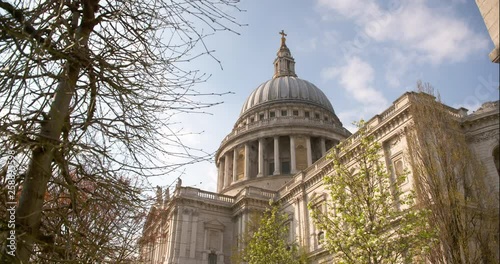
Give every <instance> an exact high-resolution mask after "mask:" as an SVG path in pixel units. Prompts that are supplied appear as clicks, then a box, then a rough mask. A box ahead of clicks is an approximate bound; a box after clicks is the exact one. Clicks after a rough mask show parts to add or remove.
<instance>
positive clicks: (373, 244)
mask: <svg viewBox="0 0 500 264" xmlns="http://www.w3.org/2000/svg"><path fill="white" fill-rule="evenodd" d="M357 126H358V128H359V131H358V133H357V135H355V136H354V137H353V139H352V140H350V141H345V142H344V143H341V144H339V146H338V149H337V152H336V153H332V154H330V158H331V159H332V160H333V165H334V168H333V173H332V174H331V175H330V176H327V177H325V179H324V181H325V185H326V188H327V190H328V191H329V195H330V198H331V199H330V200H328V201H327V202H325V203H326V206H324V207H323V208H326V212H322V211H321V209H320V208H319V206H318V205H312V204H310V205H309V207H310V209H311V211H312V217H313V219H314V221H315V224H316V225H317V226H318V228H320V229H322V230H323V231H324V232H325V239H324V242H323V243H324V246H325V247H326V249H328V250H329V251H330V252H331V253H332V255H333V259H334V261H335V263H363V264H365V263H374V264H380V263H402V262H411V261H414V260H415V259H416V258H418V257H419V256H422V255H423V253H425V252H426V251H427V250H428V248H429V246H432V243H433V241H434V239H433V233H432V232H431V231H430V228H429V226H428V222H427V220H426V219H427V218H426V214H427V211H426V210H423V209H418V208H417V206H416V205H415V204H414V195H413V193H412V192H404V191H402V190H401V185H402V184H404V182H405V181H406V178H407V173H406V172H404V173H397V175H394V176H392V174H391V173H389V172H388V170H387V168H386V167H385V166H384V164H383V163H382V161H381V160H382V154H381V152H382V148H381V144H380V143H379V142H377V141H376V140H375V137H374V135H373V134H371V133H370V129H369V128H368V126H367V125H365V122H364V121H360V122H359V123H357Z"/></svg>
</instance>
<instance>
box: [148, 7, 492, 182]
mask: <svg viewBox="0 0 500 264" xmlns="http://www.w3.org/2000/svg"><path fill="white" fill-rule="evenodd" d="M240 8H241V9H244V10H246V11H245V12H241V13H234V12H232V13H231V14H232V15H234V16H235V17H236V19H237V21H238V22H240V23H241V24H248V25H247V26H244V27H236V28H235V30H236V31H238V32H239V33H240V35H236V34H232V33H229V32H218V33H217V34H215V35H213V36H211V37H209V38H208V39H207V40H206V44H207V45H208V47H209V49H213V50H215V53H214V55H215V57H216V58H217V59H218V60H220V61H221V63H222V67H223V70H222V69H221V68H220V66H219V65H218V64H217V62H216V61H215V60H213V59H211V58H209V57H208V56H206V57H202V58H200V59H197V60H194V61H192V62H190V63H189V65H188V67H189V68H192V69H199V70H200V71H202V72H205V73H208V74H211V75H212V77H211V78H210V79H209V80H208V81H207V82H206V83H202V84H199V85H198V86H197V88H196V89H197V90H199V91H201V92H215V93H223V92H227V91H231V92H233V93H234V94H230V95H226V96H222V97H217V98H208V100H211V101H218V100H221V101H224V104H222V105H219V106H216V107H214V108H212V109H210V113H211V114H210V115H204V114H201V115H184V116H178V117H177V118H178V119H179V120H180V121H182V122H183V127H184V129H185V130H188V131H192V132H201V131H204V132H203V133H202V134H200V135H190V136H186V137H184V138H183V140H184V142H185V143H186V144H188V145H191V146H194V147H197V148H202V149H203V150H204V151H207V152H215V151H216V150H217V148H218V146H219V144H220V142H221V141H222V139H223V138H224V137H225V136H226V135H227V134H228V133H229V132H230V131H231V129H232V127H233V125H234V122H235V121H236V119H237V118H238V115H239V113H240V110H241V106H242V105H243V102H244V101H245V99H246V97H247V96H248V95H250V93H251V92H252V91H253V90H254V89H255V88H257V86H258V85H259V84H261V83H262V82H264V81H266V80H268V79H270V78H271V77H272V75H273V65H272V62H273V60H274V58H275V56H276V52H277V50H278V48H279V43H280V36H279V35H278V32H279V31H280V30H282V29H283V30H285V32H286V33H287V34H288V36H287V46H288V47H289V48H290V50H291V52H292V55H293V56H294V58H295V61H296V72H297V75H298V77H299V78H302V79H305V80H308V81H310V82H312V83H314V84H315V85H316V86H318V87H319V88H320V89H321V90H323V91H324V92H325V94H326V95H327V96H328V98H329V99H330V101H331V102H332V105H333V107H334V109H335V112H336V114H337V115H338V116H339V118H340V120H341V121H342V122H343V124H344V126H346V127H347V128H352V126H351V123H352V122H353V121H356V120H359V119H361V118H363V119H370V118H371V117H372V116H373V115H375V114H377V113H380V112H382V111H383V110H384V109H385V108H387V107H388V106H389V105H390V104H391V103H392V102H393V101H394V100H395V99H396V98H398V97H399V96H400V95H401V94H403V93H404V92H406V91H412V90H414V89H415V84H416V82H417V80H422V81H423V82H429V83H430V84H432V85H433V86H434V87H435V88H436V89H437V90H438V91H439V93H440V94H441V99H442V101H443V102H444V103H446V104H448V105H450V106H453V107H460V106H463V107H465V108H467V109H469V110H470V111H469V112H471V111H472V110H475V109H476V108H477V107H479V106H480V105H481V103H483V102H486V101H492V100H498V99H499V91H498V86H499V82H498V80H499V65H498V64H494V63H492V62H491V61H490V60H489V58H488V54H489V52H490V51H491V50H492V49H493V43H492V41H491V39H490V37H489V35H488V32H487V30H486V27H485V25H484V22H483V20H482V18H481V15H480V13H479V10H478V8H477V6H476V4H475V1H472V0H468V1H465V0H464V1H460V0H444V1H424V0H412V1H399V0H393V1H381V0H315V1H289V0H288V1H285V0H280V1H276V0H273V1H264V0H252V1H248V0H247V1H243V3H241V5H240ZM351 131H352V129H351ZM352 132H353V131H352ZM180 175H182V176H181V177H182V180H183V185H185V186H195V187H197V188H202V189H205V190H209V191H215V188H216V175H217V171H216V168H215V164H214V163H213V162H212V163H209V162H204V163H198V164H195V165H191V166H187V167H184V168H183V169H181V170H179V171H176V172H173V173H170V174H168V175H164V176H161V177H156V178H153V179H150V181H151V183H152V185H153V186H154V185H161V186H167V185H169V184H171V183H172V182H173V181H174V180H175V178H177V177H178V176H180Z"/></svg>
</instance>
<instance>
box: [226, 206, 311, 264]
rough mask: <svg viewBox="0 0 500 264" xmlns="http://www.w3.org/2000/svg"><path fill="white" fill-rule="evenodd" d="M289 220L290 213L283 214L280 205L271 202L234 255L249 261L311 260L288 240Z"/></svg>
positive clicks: (294, 263)
mask: <svg viewBox="0 0 500 264" xmlns="http://www.w3.org/2000/svg"><path fill="white" fill-rule="evenodd" d="M287 220H288V217H287V215H286V214H283V213H280V212H279V206H277V205H271V207H270V208H268V209H267V210H266V211H265V212H264V214H263V215H262V216H261V217H253V219H252V221H250V224H249V228H248V232H247V233H245V234H243V237H242V239H241V243H240V246H241V247H243V249H242V250H241V251H239V252H236V254H234V256H235V257H234V259H233V260H234V261H235V262H236V263H242V262H243V263H248V264H262V263H269V264H281V263H287V264H305V263H308V262H307V256H306V254H305V253H303V252H302V251H301V250H300V249H299V247H298V246H297V245H296V244H295V243H290V242H289V241H288V239H287V238H288V235H289V233H288V232H289V226H288V225H287V224H286V223H287Z"/></svg>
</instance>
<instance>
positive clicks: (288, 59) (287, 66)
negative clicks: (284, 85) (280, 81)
mask: <svg viewBox="0 0 500 264" xmlns="http://www.w3.org/2000/svg"><path fill="white" fill-rule="evenodd" d="M279 34H280V35H281V46H280V49H279V50H278V53H277V54H276V55H277V58H276V59H275V60H274V75H273V78H278V77H283V76H293V77H297V74H295V60H294V59H293V57H292V54H291V53H290V50H289V49H288V47H287V46H286V38H285V36H286V34H285V32H284V31H283V30H281V32H279Z"/></svg>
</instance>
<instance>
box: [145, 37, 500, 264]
mask: <svg viewBox="0 0 500 264" xmlns="http://www.w3.org/2000/svg"><path fill="white" fill-rule="evenodd" d="M277 55H278V58H277V59H276V60H275V64H276V65H277V66H276V68H275V74H274V76H273V80H270V81H268V82H265V83H264V84H263V85H261V86H259V88H257V89H256V91H254V93H252V94H251V96H250V97H249V99H248V100H247V102H246V103H245V105H244V107H243V109H242V113H241V115H240V117H239V119H238V120H237V122H236V124H235V126H234V128H233V130H232V131H231V132H230V133H229V135H228V136H226V137H225V138H224V140H223V141H222V143H221V146H220V148H219V150H218V151H217V153H216V165H217V168H218V177H219V178H218V187H217V192H216V193H212V192H207V191H203V190H200V189H196V188H190V187H182V186H180V185H178V186H177V187H176V189H175V192H174V193H173V195H172V196H171V197H170V195H169V194H168V193H166V194H165V195H164V197H162V198H161V199H159V200H158V202H157V204H156V205H154V206H153V207H152V208H151V211H150V214H149V216H148V219H147V222H146V225H145V227H144V236H143V238H142V239H141V256H142V257H143V261H144V263H168V264H190V263H192V264H195V263H196V264H206V263H209V264H212V263H218V264H220V263H225V264H229V263H231V255H232V254H233V252H234V251H235V250H237V249H238V247H239V246H240V245H238V238H239V236H240V235H241V234H243V233H244V232H245V230H246V225H247V222H248V221H249V218H250V217H251V215H252V214H254V213H259V212H262V211H263V210H264V209H265V208H266V206H268V203H269V200H270V199H271V200H274V201H278V202H280V204H281V205H282V211H283V212H284V213H287V214H288V215H289V216H290V218H289V219H290V221H289V224H290V227H291V228H290V230H291V231H290V234H289V237H290V241H296V242H298V243H299V244H300V245H301V246H303V247H304V248H306V249H307V251H308V253H309V257H310V259H311V262H312V263H331V261H329V255H328V253H327V252H326V251H325V250H324V249H323V248H322V246H321V243H320V240H321V236H322V235H323V234H322V232H321V230H317V228H316V227H315V226H314V224H313V222H312V219H311V218H310V214H309V209H308V204H309V203H311V204H313V205H314V204H318V206H319V205H321V204H322V201H324V200H325V199H328V197H327V195H326V193H325V186H324V185H323V181H322V179H323V177H324V176H325V175H328V174H330V173H331V172H332V168H333V165H332V163H331V161H330V160H329V159H327V158H326V156H325V154H326V153H327V151H328V150H329V149H330V148H331V147H333V146H335V145H336V144H338V143H339V142H341V141H343V140H345V139H347V138H348V139H351V140H353V141H354V142H355V141H356V139H357V135H356V134H354V135H351V134H350V133H349V132H348V131H347V130H346V129H345V128H343V126H342V123H341V122H340V120H339V119H338V118H337V116H336V115H335V112H334V110H333V108H332V107H331V104H330V102H329V101H328V102H325V101H324V98H326V97H325V96H324V94H323V93H322V92H321V91H320V90H319V89H318V88H316V87H315V86H314V85H312V84H310V83H308V82H306V81H303V80H300V79H298V78H297V77H296V74H295V72H294V68H293V67H294V61H293V58H292V57H291V53H290V51H289V50H288V48H286V44H285V39H284V36H283V38H282V44H281V47H280V50H279V51H278V54H277ZM283 57H284V58H283ZM282 62H283V63H282ZM304 90H305V91H306V92H304ZM413 95H416V94H415V93H405V94H403V95H402V96H401V97H399V98H398V99H397V100H396V101H394V103H393V104H392V105H391V106H390V107H389V108H388V109H387V110H385V111H384V112H382V113H380V114H379V115H376V116H375V117H373V118H372V119H371V120H369V121H368V122H367V125H369V126H370V127H371V128H372V129H373V133H375V135H376V138H377V141H379V142H380V143H381V144H382V146H383V152H384V153H383V154H384V158H385V162H386V165H387V168H390V170H391V173H396V170H403V169H404V168H409V164H408V162H407V161H406V159H405V156H406V151H407V146H406V138H405V128H406V127H407V126H408V125H409V124H410V123H411V121H412V118H411V115H410V113H409V107H410V106H411V104H412V101H411V98H412V96H413ZM326 100H328V99H326ZM449 109H450V113H452V114H453V115H454V116H455V117H456V118H457V119H459V120H460V121H461V122H462V124H463V133H465V135H466V136H467V138H468V140H469V143H470V147H471V148H472V149H473V150H474V151H475V152H476V154H477V155H478V157H479V158H480V160H481V161H482V162H483V164H484V166H485V168H486V169H487V173H488V177H489V184H488V185H489V187H490V190H489V192H491V195H493V196H495V197H496V201H497V202H498V195H499V171H498V166H499V165H498V144H499V143H498V141H499V134H498V131H499V108H498V102H496V103H487V104H485V105H483V106H482V107H481V108H480V109H478V110H477V111H476V112H474V113H473V114H470V115H467V114H466V113H467V111H465V109H462V108H461V109H453V108H449ZM495 153H496V154H495ZM494 155H496V158H495V156H494ZM410 169H411V168H410ZM412 186H413V182H412V179H411V176H410V178H409V180H408V181H407V182H406V183H405V184H404V186H403V189H404V190H409V189H411V188H412ZM158 196H159V197H161V196H162V195H161V192H160V194H159V195H158ZM497 218H498V216H497Z"/></svg>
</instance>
